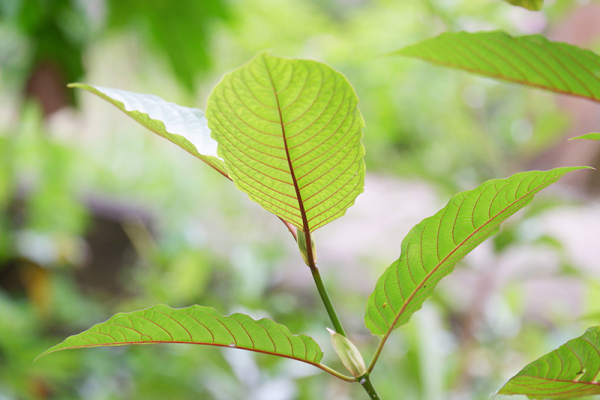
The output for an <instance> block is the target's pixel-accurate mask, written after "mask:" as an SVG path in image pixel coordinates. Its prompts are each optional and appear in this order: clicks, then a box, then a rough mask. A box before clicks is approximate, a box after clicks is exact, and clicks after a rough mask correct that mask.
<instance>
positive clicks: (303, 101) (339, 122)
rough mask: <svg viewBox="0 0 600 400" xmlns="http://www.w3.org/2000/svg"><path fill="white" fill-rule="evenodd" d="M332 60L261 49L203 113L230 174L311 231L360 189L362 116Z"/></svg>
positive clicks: (224, 84) (276, 211) (225, 83)
mask: <svg viewBox="0 0 600 400" xmlns="http://www.w3.org/2000/svg"><path fill="white" fill-rule="evenodd" d="M357 104H358V99H357V97H356V94H355V93H354V89H353V88H352V86H350V83H348V81H347V80H346V78H345V77H344V76H343V75H342V74H340V73H338V72H336V71H334V70H333V69H331V68H330V67H328V66H327V65H324V64H321V63H318V62H315V61H307V60H293V59H285V58H280V57H275V56H272V55H270V54H268V53H261V54H259V55H258V56H257V57H256V58H254V59H253V60H252V61H250V62H249V63H248V64H246V65H244V66H243V67H241V68H239V69H237V70H235V71H233V72H232V73H230V74H228V75H226V76H225V77H224V78H223V80H222V81H221V82H220V83H219V84H218V85H217V86H216V87H215V89H214V91H213V93H212V94H211V96H210V97H209V99H208V104H207V109H206V115H207V118H208V126H209V127H210V129H211V131H212V135H213V137H214V138H215V139H216V140H217V141H218V142H219V148H218V154H219V156H221V157H222V158H223V159H224V160H225V165H226V166H227V170H228V171H229V176H230V177H231V178H232V179H233V182H234V183H235V184H236V186H237V188H238V189H240V190H242V191H243V192H246V193H247V194H248V195H249V197H250V199H252V200H253V201H255V202H257V203H258V204H260V205H261V206H262V207H263V208H265V209H266V210H268V211H271V212H272V213H274V214H276V215H277V216H279V217H280V218H282V219H284V220H286V221H289V222H290V223H291V224H293V225H295V226H296V227H298V228H300V229H302V230H303V231H304V232H312V231H314V230H316V229H318V228H319V227H321V226H323V225H325V224H327V223H328V222H330V221H332V220H334V219H336V218H338V217H340V216H342V215H343V214H344V213H345V211H346V209H347V208H348V207H350V206H351V205H352V204H354V200H355V198H356V196H358V195H359V194H360V193H361V192H362V191H363V186H364V176H365V171H364V169H365V167H364V162H363V155H364V148H363V146H362V143H361V141H360V140H361V138H362V128H363V126H364V122H363V118H362V116H361V114H360V111H359V110H358V108H357Z"/></svg>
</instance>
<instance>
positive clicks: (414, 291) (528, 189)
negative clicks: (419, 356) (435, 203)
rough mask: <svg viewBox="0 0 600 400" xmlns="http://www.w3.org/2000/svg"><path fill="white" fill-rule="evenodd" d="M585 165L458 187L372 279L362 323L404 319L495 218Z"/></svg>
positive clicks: (383, 325) (384, 324) (387, 324)
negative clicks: (374, 280) (374, 281)
mask: <svg viewBox="0 0 600 400" xmlns="http://www.w3.org/2000/svg"><path fill="white" fill-rule="evenodd" d="M580 168H584V167H571V168H557V169H553V170H551V171H531V172H522V173H518V174H515V175H513V176H511V177H510V178H507V179H495V180H491V181H487V182H485V183H483V184H482V185H481V186H479V187H477V188H475V189H473V190H469V191H466V192H461V193H458V194H457V195H455V196H454V197H452V198H451V199H450V201H449V202H448V204H447V205H446V206H445V207H444V208H442V209H441V210H440V211H439V212H438V213H437V214H435V215H434V216H432V217H429V218H426V219H424V220H423V221H421V222H420V223H419V224H418V225H416V226H415V227H413V228H412V229H411V230H410V232H409V233H408V235H407V236H406V238H404V240H403V241H402V246H401V247H402V250H401V254H400V258H399V259H398V260H397V261H396V262H395V263H393V264H392V265H391V266H390V267H389V268H388V269H387V270H386V271H385V273H384V274H383V276H382V277H381V278H379V280H378V281H377V285H376V287H375V291H374V292H373V293H372V294H371V296H370V297H369V301H368V303H367V311H366V316H365V323H366V325H367V327H368V328H369V329H370V330H371V332H372V333H373V334H375V335H380V336H382V335H385V336H386V337H387V336H388V335H389V334H390V332H391V331H392V330H393V329H394V328H396V327H398V326H400V325H403V324H405V323H406V322H408V320H409V318H410V317H411V315H412V314H414V313H415V312H416V311H418V310H419V309H420V308H421V306H422V305H423V302H424V301H425V300H426V299H427V298H429V297H431V296H432V295H433V289H434V288H435V286H436V285H437V283H438V282H439V281H440V280H441V279H442V278H443V277H445V276H446V275H448V274H449V273H450V272H452V270H453V269H454V266H455V265H456V263H457V262H458V261H459V260H461V259H462V258H463V257H464V256H466V255H467V253H469V252H470V251H471V250H473V249H474V248H475V247H477V246H478V245H479V244H480V243H481V242H483V241H484V240H486V239H487V238H488V237H490V236H491V235H492V234H494V233H495V232H496V231H497V230H498V227H499V226H500V223H501V222H502V221H504V220H505V219H507V218H508V217H510V216H511V215H513V214H514V213H516V212H517V211H518V210H520V209H521V208H523V207H525V206H526V205H527V204H529V203H530V202H531V200H532V199H533V196H534V195H535V194H536V193H538V192H539V191H540V190H542V189H543V188H545V187H547V186H549V185H551V184H552V183H554V182H556V181H558V180H559V179H560V178H561V177H562V176H563V175H565V174H566V173H567V172H569V171H573V170H576V169H580Z"/></svg>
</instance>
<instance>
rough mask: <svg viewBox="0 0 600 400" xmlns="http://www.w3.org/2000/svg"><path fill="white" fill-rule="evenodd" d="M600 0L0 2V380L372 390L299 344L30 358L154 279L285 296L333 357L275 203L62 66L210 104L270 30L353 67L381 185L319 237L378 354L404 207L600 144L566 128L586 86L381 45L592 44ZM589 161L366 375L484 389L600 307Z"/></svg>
mask: <svg viewBox="0 0 600 400" xmlns="http://www.w3.org/2000/svg"><path fill="white" fill-rule="evenodd" d="M141 4H143V6H142V5H141ZM599 10H600V4H598V3H597V2H594V1H591V2H585V1H581V2H577V1H571V0H557V1H554V2H546V3H545V4H544V10H543V11H542V12H541V13H535V12H530V11H527V10H524V9H519V8H515V7H512V6H510V5H509V4H507V3H505V2H499V1H494V0H489V1H488V0H486V1H471V0H455V1H437V0H431V1H422V0H406V1H401V2H397V1H384V0H380V1H376V0H371V1H366V0H364V1H360V0H359V1H343V0H331V1H311V0H293V1H292V0H284V1H282V0H244V1H237V2H234V1H225V0H220V1H200V0H186V1H182V2H177V6H173V5H172V2H168V1H162V0H153V1H151V2H150V1H146V2H135V1H103V0H87V1H83V0H81V1H75V0H72V1H69V0H51V1H41V0H15V1H3V2H0V18H1V23H0V74H1V76H0V79H1V82H2V84H1V86H0V104H1V105H2V107H0V160H2V161H1V163H0V211H1V213H0V399H2V400H5V399H10V400H13V399H76V398H86V399H142V398H144V399H163V398H165V397H168V398H180V399H195V398H210V399H282V400H283V399H314V398H321V397H323V398H328V399H347V398H361V397H360V396H364V394H363V393H360V388H359V387H354V386H353V385H344V384H343V383H342V382H337V381H333V380H332V379H330V377H329V376H328V375H326V374H322V373H316V372H315V371H313V370H312V369H309V368H308V367H306V368H304V366H303V365H301V364H299V365H296V364H292V361H289V362H288V361H280V360H275V359H273V358H269V357H268V356H264V355H253V354H250V353H247V352H235V351H229V350H228V349H223V350H217V349H212V348H200V347H198V346H196V347H189V346H186V345H180V346H170V347H167V346H164V347H163V346H157V347H154V348H150V347H138V348H112V349H95V350H86V351H79V352H60V353H57V354H55V355H53V356H52V357H46V358H44V359H42V360H40V361H38V362H37V363H35V364H33V363H32V360H33V359H34V358H35V357H36V356H37V355H38V354H39V353H41V352H42V351H43V350H45V349H47V348H49V347H50V346H52V345H54V344H56V343H58V342H59V341H60V340H62V339H63V338H64V337H65V336H66V335H69V334H71V333H74V332H80V331H82V330H84V329H86V328H87V327H89V326H91V325H92V324H94V323H97V322H101V321H104V320H106V319H107V318H108V317H109V316H111V315H112V314H114V313H115V312H116V311H131V310H136V309H142V308H146V307H148V306H150V305H153V304H155V303H158V302H161V303H166V304H169V305H170V306H172V307H184V306H188V305H190V304H194V303H197V304H202V305H206V306H210V307H214V308H216V309H218V310H219V311H220V312H221V313H223V314H225V315H229V314H230V313H233V312H236V311H243V312H245V313H248V314H250V315H252V316H253V317H255V318H261V317H264V316H269V317H270V318H273V319H274V320H275V321H277V322H280V323H283V324H285V325H287V326H289V327H290V328H291V330H292V332H293V333H306V334H309V335H310V336H312V337H315V338H316V339H317V340H318V341H319V343H320V344H321V347H322V348H323V350H324V351H325V361H326V362H328V363H329V364H334V365H335V363H336V361H335V355H334V354H333V349H332V348H331V346H330V345H329V339H328V334H327V332H326V331H325V329H324V327H325V326H327V325H328V320H327V317H326V315H325V313H324V311H323V310H322V307H321V305H320V304H319V301H318V299H317V296H316V293H315V291H314V289H313V287H312V283H311V281H310V276H309V274H308V270H307V268H306V266H304V264H303V262H302V260H301V258H300V256H299V255H298V254H297V250H296V249H295V245H294V243H293V241H292V240H291V238H290V237H289V233H287V232H286V230H285V229H284V227H283V226H282V225H281V223H280V222H279V221H277V220H276V219H275V218H273V217H272V216H270V215H269V214H268V213H266V212H264V211H262V209H261V208H260V207H259V206H257V205H255V204H253V203H250V202H248V201H247V198H246V196H245V195H244V194H242V193H239V192H236V191H235V189H234V188H233V186H232V185H230V183H229V182H227V181H226V180H224V179H222V177H221V176H219V174H218V173H217V172H215V171H213V170H212V169H210V168H208V167H207V166H206V165H204V164H203V163H201V162H200V161H198V160H197V159H195V158H194V157H191V156H189V155H188V154H186V153H185V152H183V151H182V150H181V149H178V148H177V147H175V146H173V145H171V144H169V143H168V142H167V141H165V140H164V139H162V138H159V137H155V135H151V134H149V133H147V132H146V131H144V130H143V129H142V128H140V127H138V126H137V125H136V124H135V123H134V122H132V121H129V120H128V119H127V117H125V116H123V115H122V114H121V113H119V112H118V111H117V110H115V109H114V108H113V107H112V106H110V105H108V104H104V102H103V101H101V100H98V99H96V98H94V97H93V96H91V95H89V94H86V95H84V94H83V92H81V93H79V94H78V95H76V94H74V92H73V91H69V90H67V89H66V87H65V84H66V83H67V82H70V81H75V80H80V81H85V82H90V83H93V84H98V85H102V86H108V87H115V88H121V89H126V90H132V91H137V92H143V93H155V94H158V95H160V96H161V97H162V98H164V99H165V100H168V101H173V102H177V103H179V104H183V105H186V106H190V107H199V108H202V109H205V104H206V99H207V97H208V95H209V93H210V90H211V89H212V87H213V86H214V85H215V84H216V82H218V81H219V80H220V78H221V76H222V75H223V74H224V73H225V72H229V71H231V70H232V69H233V68H236V67H238V66H239V65H241V64H243V63H245V62H246V61H247V60H248V59H250V58H251V57H252V56H253V55H255V54H256V53H258V52H259V51H261V50H264V49H272V51H273V53H274V54H277V55H283V56H292V57H303V58H312V59H315V60H318V61H322V62H326V63H328V64H329V65H331V66H332V67H333V68H335V69H336V70H338V71H340V72H342V73H343V74H345V75H346V76H347V77H348V79H349V81H350V82H351V83H352V85H353V86H354V87H355V89H356V92H357V94H358V97H359V99H360V105H359V106H360V109H361V111H362V113H363V116H364V119H365V121H366V127H365V129H364V135H365V137H364V139H363V141H364V144H365V147H366V150H367V152H366V156H365V157H366V158H365V160H366V164H367V171H368V172H367V177H366V191H365V193H364V194H362V195H361V196H359V198H358V199H357V204H356V205H355V206H353V207H352V208H350V209H349V210H348V213H347V216H346V217H344V218H342V219H340V220H338V221H335V222H333V223H332V224H330V225H328V226H327V227H324V228H322V229H320V230H319V232H318V234H317V246H318V251H319V263H320V267H321V270H322V273H323V274H324V276H325V279H326V280H327V281H328V286H329V288H330V290H331V291H332V292H333V293H332V296H333V298H334V299H335V300H336V304H338V306H337V307H338V308H339V311H340V313H341V316H342V318H343V319H344V321H345V322H346V325H347V327H348V330H349V331H351V332H353V335H352V339H353V341H354V342H355V343H357V344H358V345H360V346H362V348H365V349H367V352H366V354H367V355H368V354H372V351H373V350H374V348H375V346H376V344H377V343H376V341H375V340H373V338H372V336H371V335H370V334H369V333H368V331H367V330H366V328H365V327H364V324H363V321H362V318H363V310H364V303H365V300H366V298H367V296H368V294H369V293H370V292H371V291H372V290H373V287H374V286H375V280H376V278H377V277H378V276H380V275H381V274H382V273H383V271H384V269H385V268H386V267H387V266H389V264H390V263H391V262H392V261H393V260H394V259H396V258H397V257H398V253H399V250H400V242H401V239H402V238H403V237H404V235H405V234H406V233H407V232H408V229H410V228H411V227H412V226H413V225H414V224H415V223H417V222H418V221H420V220H421V219H422V218H424V217H426V216H429V215H432V214H433V212H435V211H436V210H437V209H439V208H440V207H441V206H442V205H443V204H445V202H446V201H447V200H448V199H449V198H450V196H451V195H452V194H454V193H455V192H456V191H458V190H465V189H471V188H473V187H474V186H476V185H478V184H480V183H481V182H482V181H483V180H485V179H490V178H499V177H506V176H508V175H510V174H511V173H514V172H517V171H521V170H526V169H527V170H528V169H538V168H539V169H549V168H551V167H556V166H563V165H585V164H588V165H595V166H597V163H598V153H597V151H598V149H597V146H594V144H593V143H591V142H588V143H585V142H584V141H573V142H569V143H568V144H567V142H566V138H568V137H572V136H578V135H582V134H585V133H588V132H592V131H597V130H598V125H599V122H600V121H599V117H598V116H599V115H600V113H599V112H598V111H599V109H598V105H596V104H591V103H589V102H586V101H585V100H579V99H565V98H563V97H557V96H554V95H551V94H548V93H543V92H540V91H535V90H531V89H526V88H522V87H517V86H514V85H508V84H499V83H496V82H493V81H491V80H487V79H484V78H479V77H475V76H471V75H468V74H465V73H461V72H457V71H449V70H443V69H441V68H438V67H435V66H431V65H427V64H425V63H422V62H419V61H414V60H409V59H400V58H384V57H380V56H381V55H383V54H386V53H389V52H391V51H394V50H396V49H398V48H401V47H404V46H406V45H409V44H413V43H416V42H418V41H420V40H423V39H426V38H429V37H432V36H435V35H437V34H439V33H441V32H444V31H448V30H450V31H459V30H468V31H474V30H482V29H485V30H487V29H503V30H505V31H507V32H508V33H509V34H512V35H522V34H529V33H543V34H545V35H547V36H549V37H550V38H551V39H554V40H561V41H567V42H569V43H573V44H577V45H580V46H582V47H584V48H588V49H592V50H595V51H596V52H600V47H599V45H600V39H599V38H600V30H598V24H597V23H594V21H595V20H594V19H593V18H594V15H598V12H599ZM73 104H75V105H77V107H78V108H77V109H75V108H72V107H70V105H73ZM596 175H597V174H596ZM578 176H580V177H581V178H574V179H571V180H568V179H565V182H564V185H562V190H561V187H557V188H556V189H555V190H554V191H550V192H549V193H547V194H545V195H543V196H540V197H539V198H538V200H537V201H536V202H534V204H533V205H532V207H531V208H529V209H527V210H525V211H524V212H522V213H519V215H518V216H516V217H515V218H513V219H512V222H509V223H508V224H507V225H506V226H504V227H503V229H502V230H501V232H500V234H499V235H498V236H495V237H494V239H492V241H490V242H488V243H486V245H484V246H483V248H482V249H481V250H478V251H476V252H475V253H474V254H473V255H472V256H469V257H467V259H465V260H464V261H462V262H461V263H460V264H459V266H458V267H457V270H456V271H455V272H454V273H453V275H451V276H450V277H449V278H447V279H448V281H447V282H444V283H443V284H441V285H440V287H438V289H437V290H436V293H435V295H434V297H433V298H432V299H431V300H430V301H428V302H426V303H425V307H424V309H423V310H422V311H421V312H420V313H418V314H416V315H415V318H414V319H413V320H412V321H411V323H409V324H407V325H406V326H403V327H401V328H399V329H398V331H397V332H395V333H394V335H393V336H391V337H390V343H388V345H387V346H386V348H385V351H384V352H385V354H384V356H383V357H382V360H381V364H380V366H379V367H378V370H377V372H378V374H377V377H376V380H375V381H374V383H375V385H376V386H377V387H378V389H379V391H380V394H381V396H382V397H383V398H395V395H396V394H397V393H398V392H402V393H403V394H404V398H406V399H482V398H487V396H488V395H489V394H490V393H491V392H493V391H494V390H497V389H498V388H499V387H500V386H501V385H502V384H503V383H504V382H505V381H506V380H507V379H508V378H509V377H510V376H512V375H514V374H515V373H516V372H518V371H519V370H520V369H521V368H522V367H523V366H524V365H526V364H527V363H528V362H530V361H532V360H534V359H535V358H537V357H540V356H541V355H543V354H545V353H547V352H548V351H550V350H552V349H554V348H557V347H558V346H559V345H561V344H563V343H565V342H566V341H567V340H569V339H572V338H575V337H578V336H581V335H582V334H583V332H584V331H585V328H586V327H587V326H590V325H597V324H598V323H600V322H599V321H600V306H598V305H599V304H600V269H599V267H598V264H597V260H598V259H599V257H600V254H599V253H598V249H597V237H598V226H600V224H599V222H600V209H599V207H598V203H597V197H596V196H597V195H596V193H597V192H598V188H600V182H598V181H597V180H595V179H598V178H595V177H594V174H586V173H584V172H581V173H580V174H579V175H578ZM369 349H371V350H369ZM259 367H260V368H259ZM338 367H339V365H338ZM355 386H357V385H355ZM355 391H356V392H355ZM323 393H324V395H323ZM501 397H502V396H500V395H499V396H498V397H497V398H501Z"/></svg>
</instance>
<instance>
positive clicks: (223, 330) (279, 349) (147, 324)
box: [38, 304, 323, 366]
mask: <svg viewBox="0 0 600 400" xmlns="http://www.w3.org/2000/svg"><path fill="white" fill-rule="evenodd" d="M153 343H187V344H203V345H209V346H220V347H231V348H237V349H243V350H250V351H256V352H260V353H267V354H272V355H277V356H281V357H287V358H291V359H294V360H298V361H303V362H306V363H309V364H312V365H315V366H319V365H320V364H319V362H320V361H321V359H322V358H323V352H322V351H321V348H320V347H319V345H318V344H317V343H316V342H315V341H314V340H313V339H312V338H310V337H308V336H305V335H298V336H296V335H292V333H291V332H290V331H289V329H288V328H287V327H285V326H284V325H280V324H277V323H275V322H273V321H271V320H270V319H261V320H259V321H255V320H253V319H252V318H250V317H249V316H247V315H244V314H233V315H231V316H229V317H225V316H222V315H221V314H219V313H218V312H217V311H216V310H215V309H214V308H210V307H202V306H197V305H195V306H191V307H187V308H181V309H173V308H170V307H168V306H166V305H164V304H159V305H156V306H154V307H151V308H149V309H146V310H142V311H134V312H131V313H119V314H116V315H114V316H113V317H112V318H111V319H109V320H108V321H106V322H103V323H101V324H97V325H94V326H93V327H91V328H90V329H88V330H87V331H85V332H82V333H80V334H77V335H73V336H70V337H68V338H67V339H65V341H63V342H62V343H60V344H58V345H56V346H54V347H52V348H50V349H48V350H46V351H45V352H44V353H42V354H41V355H40V356H39V357H43V356H45V355H46V354H49V353H52V352H55V351H58V350H65V349H77V348H86V347H104V346H124V345H129V344H153ZM39 357H38V358H39Z"/></svg>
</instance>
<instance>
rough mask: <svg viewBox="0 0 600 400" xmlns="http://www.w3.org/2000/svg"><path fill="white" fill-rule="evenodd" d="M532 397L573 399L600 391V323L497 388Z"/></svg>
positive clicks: (503, 392) (502, 392) (501, 392)
mask: <svg viewBox="0 0 600 400" xmlns="http://www.w3.org/2000/svg"><path fill="white" fill-rule="evenodd" d="M498 393H499V394H508V395H511V394H524V395H527V396H529V397H530V398H532V399H567V398H568V399H570V398H573V397H582V396H592V395H597V394H600V327H595V328H590V329H588V330H587V331H586V332H585V334H584V335H583V336H581V337H578V338H577V339H573V340H570V341H568V342H567V343H566V344H564V345H562V346H560V347H559V348H558V349H556V350H554V351H553V352H551V353H548V354H546V355H545V356H543V357H542V358H540V359H538V360H537V361H534V362H532V363H531V364H529V365H528V366H526V367H525V368H523V370H522V371H521V372H519V373H518V374H517V375H515V376H514V377H513V378H512V379H511V380H509V381H508V383H506V385H504V387H503V388H502V389H500V391H499V392H498Z"/></svg>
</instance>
